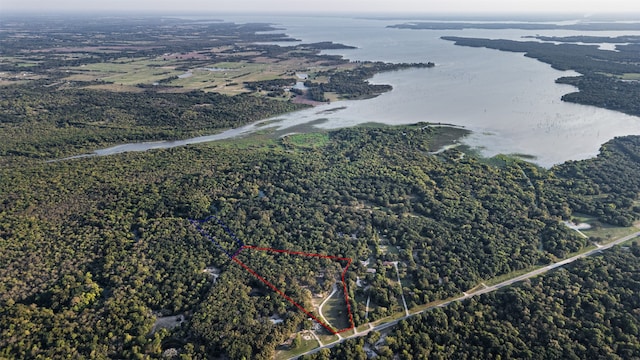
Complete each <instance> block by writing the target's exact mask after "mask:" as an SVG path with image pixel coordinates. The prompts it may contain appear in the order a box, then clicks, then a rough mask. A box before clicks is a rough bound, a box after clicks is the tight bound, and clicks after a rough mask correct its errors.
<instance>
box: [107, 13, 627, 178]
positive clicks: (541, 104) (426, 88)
mask: <svg viewBox="0 0 640 360" xmlns="http://www.w3.org/2000/svg"><path fill="white" fill-rule="evenodd" d="M225 20H227V21H235V22H270V23H274V24H275V25H277V26H278V27H279V28H281V29H282V30H279V32H285V33H287V34H289V35H290V36H292V37H294V38H297V39H301V40H303V41H304V42H307V43H309V42H320V41H334V42H338V43H343V44H345V45H352V46H356V47H358V48H357V49H353V50H349V49H341V50H330V51H325V53H327V54H339V55H343V56H345V57H346V58H348V59H351V60H372V61H377V60H379V61H387V62H427V61H432V62H435V63H436V67H435V68H430V69H410V70H403V71H395V72H388V73H382V74H378V75H376V76H375V77H374V78H373V79H372V80H371V81H372V82H374V83H380V84H390V85H393V87H394V89H393V91H391V92H388V93H385V94H382V95H381V96H379V97H376V98H373V99H367V100H354V101H338V102H334V103H331V104H327V105H321V106H318V107H315V108H312V109H308V110H303V111H299V112H295V113H291V114H287V115H285V116H280V117H277V118H274V119H268V120H267V121H269V125H266V126H263V127H258V126H255V125H249V126H246V127H243V128H241V129H235V130H233V131H230V132H227V133H223V134H217V135H214V136H211V137H199V138H196V139H190V140H184V141H176V142H170V143H152V144H149V148H159V147H171V146H178V145H184V144H187V143H195V142H204V141H211V140H217V139H222V138H229V137H233V136H238V135H243V134H247V133H250V132H252V131H254V130H256V129H258V128H259V129H264V128H267V127H276V128H278V130H279V131H281V132H286V129H287V128H289V127H292V126H296V125H300V124H305V123H310V122H314V124H318V125H316V126H319V127H322V128H341V127H348V126H354V125H357V124H362V123H368V122H378V123H384V124H392V125H399V124H409V123H415V122H419V121H424V122H435V123H438V122H441V123H450V124H455V125H459V126H464V127H465V128H467V129H469V130H472V131H473V134H472V135H470V136H468V137H467V138H465V139H464V143H465V144H467V145H469V146H471V147H473V148H475V149H477V150H479V151H480V152H481V153H482V154H483V155H485V156H493V155H495V154H499V153H503V154H526V155H531V156H534V157H535V159H534V160H532V161H533V162H535V163H537V164H539V165H541V166H545V167H550V166H551V165H553V164H558V163H561V162H564V161H566V160H579V159H585V158H589V157H592V156H595V155H596V154H597V152H598V149H599V148H600V145H601V144H602V143H604V142H606V141H607V140H609V139H611V138H613V137H615V136H620V135H629V134H640V118H638V117H633V116H628V115H625V114H622V113H618V112H614V111H609V110H604V109H599V108H595V107H591V106H583V105H577V104H571V103H564V102H562V101H561V100H560V97H561V96H562V95H563V94H566V93H569V92H573V91H575V88H573V87H572V86H569V85H559V84H556V83H555V82H554V81H555V79H557V78H559V77H561V76H574V75H577V73H575V72H571V71H569V72H561V71H557V70H554V69H552V68H551V67H550V66H549V65H547V64H544V63H541V62H539V61H537V60H535V59H531V58H527V57H525V56H524V55H523V54H518V53H509V52H501V51H497V50H489V49H479V48H469V47H461V46H455V45H454V44H453V43H452V42H449V41H444V40H441V39H440V37H441V36H463V37H482V38H493V39H497V38H502V39H512V40H524V39H522V37H523V36H531V35H536V34H539V35H545V36H569V35H577V34H582V35H598V36H618V35H640V32H615V31H607V32H589V31H567V30H549V31H544V30H536V31H527V30H509V29H507V30H474V29H469V30H448V31H442V30H408V29H392V28H387V27H386V26H387V25H392V24H398V23H402V22H403V21H401V20H398V21H388V20H368V19H353V18H346V17H345V18H342V17H313V18H312V17H299V16H298V17H295V16H289V17H268V16H260V17H251V16H235V17H233V16H232V17H227V18H225ZM526 40H529V41H530V40H531V39H526ZM280 45H283V46H290V45H292V44H291V43H282V44H280ZM331 109H337V110H334V111H327V110H331ZM321 119H326V120H325V121H324V122H323V121H319V120H321ZM274 120H277V121H274ZM141 150H146V149H145V145H144V144H129V145H121V146H118V147H114V148H112V149H105V150H101V151H98V152H96V153H98V154H99V155H106V154H111V153H117V152H123V151H141Z"/></svg>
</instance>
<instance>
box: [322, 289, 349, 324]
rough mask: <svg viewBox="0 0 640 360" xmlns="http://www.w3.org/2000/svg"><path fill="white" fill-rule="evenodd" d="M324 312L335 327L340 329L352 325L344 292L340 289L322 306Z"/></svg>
mask: <svg viewBox="0 0 640 360" xmlns="http://www.w3.org/2000/svg"><path fill="white" fill-rule="evenodd" d="M322 314H323V315H324V317H325V319H326V320H327V321H328V322H329V324H330V325H331V326H333V328H334V329H336V330H338V331H340V330H343V329H346V328H348V327H351V323H350V322H349V313H348V311H347V306H346V303H345V299H344V293H343V292H342V291H341V289H339V290H338V291H336V293H335V294H333V296H332V297H331V298H330V299H329V300H328V301H327V302H326V303H325V304H324V306H323V307H322Z"/></svg>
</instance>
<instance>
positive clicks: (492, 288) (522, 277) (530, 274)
mask: <svg viewBox="0 0 640 360" xmlns="http://www.w3.org/2000/svg"><path fill="white" fill-rule="evenodd" d="M638 236H640V231H638V232H636V233H633V234H631V235H627V236H625V237H622V238H620V239H617V240H614V241H612V242H610V243H608V244H606V245H602V246H599V247H596V248H595V249H593V250H589V251H587V252H584V253H582V254H579V255H576V256H572V257H570V258H567V259H564V260H562V261H558V262H556V263H553V264H550V265H547V266H545V267H542V268H539V269H536V270H533V271H530V272H528V273H526V274H523V275H520V276H516V277H514V278H512V279H509V280H505V281H503V282H501V283H498V284H495V285H492V286H488V287H485V288H484V289H482V290H479V291H476V292H474V293H471V294H467V293H465V295H463V296H460V297H457V298H455V299H451V300H448V301H446V302H443V303H441V304H438V305H434V306H431V307H428V308H426V309H423V310H421V311H418V312H415V313H412V314H409V315H405V316H403V317H401V318H399V319H397V320H393V321H390V322H388V323H384V324H381V325H377V326H374V327H371V326H369V329H367V330H364V331H362V332H359V333H357V334H354V335H351V336H349V337H344V338H342V339H340V340H338V341H335V342H332V343H331V344H326V345H323V346H321V347H317V348H315V349H313V350H310V351H307V352H306V353H304V354H300V355H297V356H295V357H293V358H292V359H296V358H298V357H300V356H304V355H309V354H313V353H316V352H318V351H320V350H322V349H324V348H332V347H334V346H336V345H338V344H340V343H342V342H344V341H345V340H347V339H351V338H356V337H360V336H365V335H367V334H368V333H369V332H371V331H381V330H384V329H388V328H390V327H392V326H395V325H397V324H398V323H399V322H400V321H402V320H405V319H407V318H410V317H412V316H416V315H418V314H422V313H423V312H425V311H428V310H431V309H433V308H437V307H445V306H447V305H449V304H451V303H454V302H456V301H462V300H465V299H468V298H470V297H473V296H478V295H481V294H486V293H490V292H492V291H496V290H499V289H501V288H503V287H506V286H511V285H513V284H514V283H517V282H520V281H523V280H526V279H529V278H532V277H534V276H538V275H540V274H544V273H546V272H547V271H549V270H553V269H556V268H559V267H562V266H564V265H567V264H570V263H572V262H574V261H576V260H578V259H582V258H584V257H587V256H591V255H594V254H596V253H599V252H601V251H604V250H608V249H610V248H612V247H614V246H616V245H619V244H621V243H623V242H625V241H628V240H631V239H633V238H635V237H638ZM370 324H371V323H369V324H367V325H370Z"/></svg>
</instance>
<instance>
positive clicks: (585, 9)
mask: <svg viewBox="0 0 640 360" xmlns="http://www.w3.org/2000/svg"><path fill="white" fill-rule="evenodd" d="M51 10H58V11H69V10H72V11H96V10H100V11H103V10H110V11H121V12H126V11H140V10H142V11H153V12H170V11H179V10H182V11H188V12H201V13H205V12H206V13H215V12H245V11H251V12H350V13H357V12H362V13H365V12H367V13H370V12H386V13H414V14H415V13H443V12H456V13H469V12H474V13H475V12H482V13H493V12H537V13H538V12H563V13H566V12H571V13H581V14H590V13H629V12H638V13H640V1H638V0H603V1H596V0H321V1H315V0H306V1H305V0H173V1H165V0H101V1H94V0H0V11H35V12H39V13H43V12H47V11H51Z"/></svg>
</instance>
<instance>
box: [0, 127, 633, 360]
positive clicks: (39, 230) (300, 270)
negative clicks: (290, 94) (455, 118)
mask: <svg viewBox="0 0 640 360" xmlns="http://www.w3.org/2000/svg"><path fill="white" fill-rule="evenodd" d="M450 132H453V133H454V134H457V135H456V136H462V135H464V133H465V131H463V130H459V129H449V128H442V127H430V126H428V125H427V124H420V125H416V126H410V127H400V128H388V127H372V128H351V129H343V130H339V131H335V132H331V133H327V134H315V135H314V136H306V135H297V136H292V137H286V138H284V139H280V140H278V139H274V140H271V139H269V138H254V139H248V140H246V141H236V142H235V143H228V142H220V143H212V144H208V145H199V146H188V147H183V148H173V149H167V150H158V151H150V152H147V153H129V154H121V155H117V156H109V157H94V158H85V159H79V160H72V161H63V162H57V163H43V162H41V161H37V160H32V159H30V158H29V157H24V156H21V155H16V154H12V155H4V156H3V158H10V160H7V161H8V162H11V163H13V164H16V163H17V162H16V161H17V159H18V158H19V159H20V165H19V166H6V167H2V169H1V170H0V171H1V172H2V174H1V177H0V194H2V195H1V198H0V220H1V221H0V237H1V238H2V242H1V243H0V244H1V246H2V249H1V251H0V254H1V255H0V262H1V263H2V264H3V266H2V268H1V269H0V289H1V290H2V291H0V324H2V325H1V328H0V332H1V333H2V336H0V339H1V340H0V348H1V349H2V350H1V351H2V352H1V353H0V354H2V356H5V357H10V358H13V357H16V358H28V357H36V356H38V355H40V356H50V357H59V356H63V355H69V354H71V355H72V356H82V357H100V356H103V357H125V358H131V357H135V356H142V354H147V355H150V356H160V354H161V353H162V351H163V350H165V349H166V348H177V349H178V351H179V353H180V354H183V355H184V356H187V357H188V356H196V357H199V356H203V354H205V353H206V354H209V355H211V356H218V355H220V356H223V355H224V356H228V357H230V358H234V359H241V358H262V359H266V358H270V357H272V356H273V354H274V351H275V349H276V347H278V346H279V344H281V343H283V342H284V341H286V340H287V338H289V336H290V335H291V334H292V333H293V332H296V331H298V330H300V329H302V328H305V327H308V326H309V323H308V322H306V320H305V319H306V318H305V317H304V316H303V314H302V313H301V312H300V311H299V310H297V309H296V308H294V307H293V306H291V305H290V304H288V303H287V302H286V301H284V300H283V299H282V298H280V297H278V296H276V295H275V294H274V293H272V292H271V291H270V290H269V289H268V288H266V287H265V286H264V285H263V284H262V283H261V282H259V281H257V280H256V279H255V278H254V277H253V276H252V275H251V274H249V273H247V272H246V271H244V270H243V269H242V268H240V267H239V266H237V264H235V263H232V262H231V261H229V258H228V257H227V256H226V255H224V253H222V252H221V251H220V250H219V249H218V248H216V247H215V245H214V244H212V243H211V242H209V241H208V240H206V239H204V238H203V237H202V236H201V234H200V233H199V232H198V231H197V230H196V229H195V228H194V227H193V226H192V225H191V223H190V222H189V219H194V218H195V219H201V218H204V217H206V216H207V215H210V214H215V215H216V216H218V217H219V218H220V219H223V221H224V222H225V223H226V224H227V225H228V227H229V228H230V229H232V230H233V231H234V232H235V233H236V234H237V236H238V237H239V238H241V239H242V240H243V241H244V242H245V243H246V244H250V245H256V246H265V247H267V246H268V247H273V248H279V249H291V250H295V251H307V252H312V253H325V254H333V255H336V256H344V257H350V258H353V259H354V260H356V259H357V260H356V261H354V264H353V265H352V269H351V270H350V272H349V273H348V274H347V279H346V280H347V284H348V289H349V292H350V294H349V295H350V299H351V307H352V310H353V313H354V319H355V321H356V324H363V323H365V322H367V321H373V320H376V319H380V318H382V317H385V316H389V315H391V314H393V313H397V312H399V311H400V308H401V306H402V305H401V303H400V301H399V290H398V288H397V286H394V282H393V281H392V279H393V278H394V276H395V273H392V272H391V271H392V270H390V269H389V268H388V267H386V266H385V265H384V262H385V261H399V268H400V272H399V276H400V277H401V278H402V281H403V287H404V288H405V290H404V295H405V297H406V298H407V302H408V305H409V307H414V306H416V305H419V304H425V303H428V302H431V301H435V300H438V299H445V298H448V297H451V296H455V295H457V294H460V293H461V292H462V291H466V290H468V289H470V288H472V287H475V286H476V285H477V284H478V283H480V282H481V281H483V280H486V279H490V278H493V277H495V276H499V275H501V274H507V273H510V272H512V271H515V270H519V269H525V268H529V267H531V266H534V265H538V264H546V263H548V262H550V261H552V260H553V259H557V258H560V257H563V256H566V255H567V254H568V253H571V252H575V251H578V250H580V249H582V248H583V247H585V246H586V245H587V243H588V242H587V240H586V239H584V238H581V237H579V236H577V234H576V233H575V232H574V231H572V230H569V229H568V228H566V227H565V226H563V225H561V223H560V220H561V219H568V218H569V217H570V216H571V215H572V211H573V210H574V207H576V209H577V207H578V206H581V207H580V210H581V211H584V210H585V207H586V206H588V205H590V204H591V205H592V206H593V209H594V215H596V216H601V218H602V221H607V219H608V217H607V216H612V215H611V214H608V213H602V214H600V215H599V214H598V213H597V209H600V208H607V206H608V207H610V208H615V211H616V212H617V216H621V217H623V218H625V219H635V218H637V216H638V213H637V210H638V209H637V207H635V208H634V206H633V200H635V197H636V195H637V192H636V193H633V189H634V186H637V180H631V181H621V180H622V179H620V177H619V175H620V174H619V173H612V172H611V169H612V168H611V167H610V166H620V170H621V171H622V170H624V171H625V176H627V177H628V178H629V179H638V178H640V176H637V175H636V174H637V173H638V171H640V169H639V168H638V165H637V164H638V163H637V161H636V162H629V159H636V158H637V156H638V154H639V153H638V149H639V143H640V139H639V138H638V137H626V138H620V139H616V140H613V141H611V142H610V143H608V144H606V145H605V146H603V152H602V154H601V155H600V157H598V158H596V159H591V160H585V161H579V162H572V163H568V164H565V165H563V166H562V167H558V168H554V169H552V170H551V171H547V170H544V169H541V168H538V167H536V166H534V165H532V164H529V163H526V162H521V161H518V160H511V159H505V160H504V161H502V162H499V164H500V165H499V166H496V165H494V164H488V163H486V162H485V161H483V160H482V159H478V158H476V157H474V156H473V155H469V154H463V153H461V152H459V151H457V150H449V151H446V152H444V153H441V154H439V155H432V154H430V152H431V151H432V150H433V149H434V147H435V146H437V145H436V144H437V139H439V138H441V137H442V136H444V135H446V134H447V133H450ZM305 139H306V140H309V141H310V143H306V142H305V141H303V140H305ZM33 141H34V142H35V143H38V142H40V141H43V142H46V141H47V139H33ZM604 159H606V161H603V160H604ZM627 167H629V168H628V169H627ZM583 169H590V171H582V172H581V173H580V171H581V170H583ZM572 172H576V173H579V174H580V176H573V177H568V176H570V175H572ZM626 174H628V175H626ZM580 189H582V190H583V193H580V191H577V190H580ZM587 189H589V191H590V192H589V195H592V196H586V195H585V194H586V191H587ZM623 189H626V192H625V191H621V190H623ZM614 193H615V194H619V195H616V196H614V195H613V194H614ZM570 194H572V195H570ZM581 197H582V198H583V201H582V202H578V199H580V198H581ZM618 202H619V205H615V204H618ZM612 205H615V206H612ZM210 231H211V232H212V235H213V236H217V237H219V238H224V237H225V236H227V235H225V232H224V230H223V229H220V228H215V227H212V228H211V229H210ZM385 249H386V250H385ZM389 249H393V250H395V251H390V250H389ZM243 256H246V258H243V261H247V262H252V263H253V264H255V266H256V267H257V268H261V267H262V266H266V263H265V264H264V265H262V261H267V260H265V259H264V258H263V257H260V256H259V254H251V253H247V254H243ZM365 260H368V261H369V264H368V265H363V264H364V263H363V261H365ZM280 266H282V268H281V273H282V274H287V276H288V278H287V279H289V278H291V279H301V280H300V284H303V283H305V282H307V283H309V282H313V281H314V280H313V279H309V278H308V274H309V273H308V269H307V270H305V269H306V268H305V266H300V265H299V264H296V263H295V262H285V263H281V265H280ZM210 267H214V268H217V269H219V271H220V273H219V276H218V277H217V278H216V279H215V281H212V279H211V276H210V275H208V274H207V273H206V272H205V271H204V270H206V269H207V268H210ZM266 268H268V266H266ZM369 268H372V269H375V270H377V271H376V272H373V273H372V272H369V271H367V269H369ZM274 276H277V274H274ZM358 278H359V279H360V281H363V282H364V284H367V287H363V286H358V285H357V282H358ZM304 279H307V280H304ZM284 280H286V279H284ZM285 282H286V281H285ZM289 283H290V284H291V285H292V287H291V289H290V290H291V291H293V292H294V293H295V292H300V291H302V289H301V288H299V286H296V284H295V283H293V282H291V281H289ZM325 287H326V284H325ZM367 297H369V298H370V301H371V304H370V311H368V313H365V308H364V304H365V302H366V300H367ZM154 314H165V315H173V314H175V315H180V316H183V317H184V321H183V323H182V325H181V326H178V327H177V328H175V329H174V330H171V331H168V330H160V331H156V332H152V331H151V330H152V328H153V325H154V319H155V316H154ZM273 316H277V317H279V318H281V319H283V322H282V323H281V324H274V323H272V322H270V321H269V319H270V318H271V317H273ZM461 316H462V315H461ZM365 319H366V320H365ZM74 354H75V355H74Z"/></svg>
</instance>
